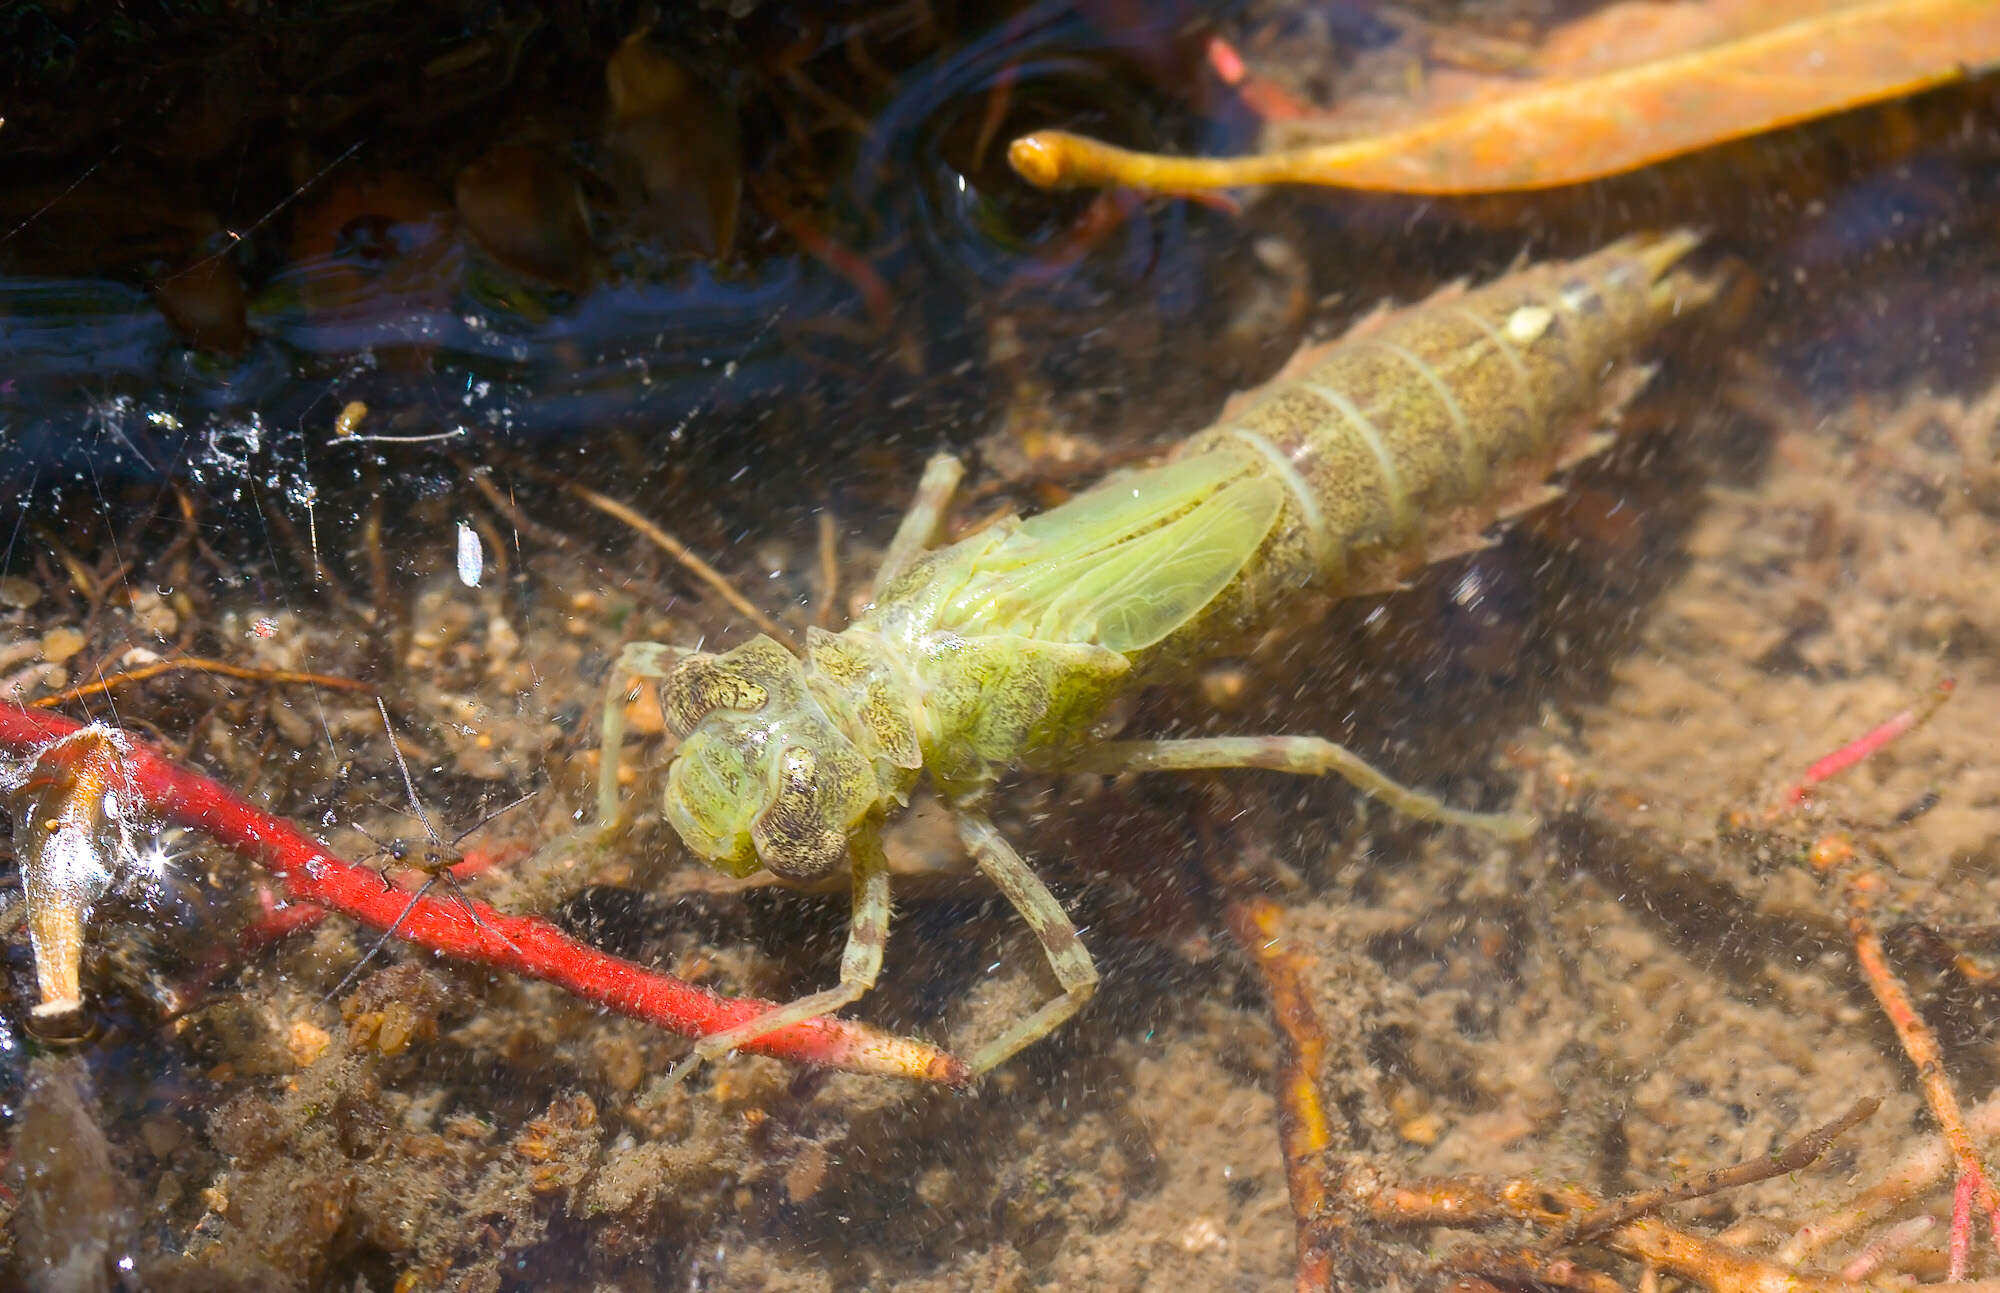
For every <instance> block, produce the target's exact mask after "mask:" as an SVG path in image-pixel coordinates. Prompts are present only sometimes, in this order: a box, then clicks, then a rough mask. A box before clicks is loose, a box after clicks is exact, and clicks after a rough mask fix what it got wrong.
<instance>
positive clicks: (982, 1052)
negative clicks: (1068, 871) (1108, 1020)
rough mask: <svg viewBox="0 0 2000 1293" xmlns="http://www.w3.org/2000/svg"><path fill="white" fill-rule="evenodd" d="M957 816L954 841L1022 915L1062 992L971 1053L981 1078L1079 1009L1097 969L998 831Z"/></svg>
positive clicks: (967, 814) (980, 820)
mask: <svg viewBox="0 0 2000 1293" xmlns="http://www.w3.org/2000/svg"><path fill="white" fill-rule="evenodd" d="M956 816H957V818H958V837H959V838H960V839H961V840H963V841H965V847H966V849H967V850H968V851H970V852H971V854H972V859H973V861H975V862H977V863H978V864H979V869H980V870H981V871H983V872H985V873H986V878H987V879H989V880H991V881H992V882H993V884H994V887H995V888H997V889H999V890H1000V892H1001V893H1004V894H1006V895H1007V901H1009V902H1011V903H1013V904H1014V910H1016V911H1018V912H1020V913H1021V919H1022V920H1025V921H1027V922H1028V928H1029V929H1032V930H1033V931H1034V932H1035V937H1036V938H1037V939H1039V940H1041V944H1042V951H1043V952H1045V953H1046V954H1047V955H1048V958H1049V968H1051V969H1053V970H1054V971H1055V972H1056V982H1058V983H1060V984H1062V989H1063V994H1062V995H1061V996H1060V997H1057V998H1056V999H1055V1000H1053V1001H1050V1002H1048V1003H1046V1004H1044V1005H1043V1006H1042V1007H1041V1008H1040V1009H1039V1010H1037V1011H1035V1012H1034V1013H1033V1014H1031V1015H1029V1016H1028V1017H1027V1018H1026V1019H1023V1020H1021V1021H1020V1022H1019V1023H1017V1024H1015V1025H1014V1026H1013V1027H1012V1028H1009V1029H1008V1030H1007V1031H1006V1032H1004V1033H1001V1034H1000V1035H999V1036H998V1037H996V1038H994V1039H993V1040H992V1041H990V1042H988V1043H986V1045H984V1046H982V1047H980V1048H979V1049H978V1050H976V1051H974V1052H973V1053H972V1057H971V1059H970V1061H969V1063H970V1065H971V1068H972V1071H973V1072H974V1073H984V1072H985V1071H986V1070H988V1069H990V1068H992V1067H993V1066H994V1065H996V1064H998V1063H1000V1062H1001V1061H1002V1060H1005V1059H1006V1058H1007V1057H1008V1056H1010V1055H1012V1054H1013V1053H1014V1052H1015V1051H1018V1050H1020V1049H1021V1048H1022V1047H1023V1046H1027V1045H1029V1044H1030V1043H1032V1042H1035V1041H1038V1040H1039V1039H1041V1038H1043V1037H1046V1036H1048V1035H1049V1034H1050V1033H1052V1032H1054V1031H1055V1030H1056V1029H1057V1028H1060V1027H1061V1026H1062V1023H1063V1021H1064V1020H1066V1019H1068V1018H1069V1017H1070V1016H1071V1015H1073V1014H1075V1013H1076V1012H1077V1011H1078V1010H1081V1009H1082V1008H1083V1004H1084V1003H1085V1002H1086V1001H1089V1000H1090V998H1091V994H1092V993H1094V992H1096V991H1097V966H1096V964H1095V963H1094V962H1093V961H1092V960H1091V959H1090V953H1089V952H1088V951H1086V950H1084V946H1083V940H1082V939H1081V938H1079V937H1077V932H1076V926H1075V925H1073V924H1071V923H1070V919H1069V913H1067V912H1065V911H1064V910H1063V907H1062V904H1061V903H1060V902H1057V901H1056V896H1055V895H1054V894H1052V893H1050V892H1049V887H1048V886H1047V885H1045V884H1043V883H1042V881H1041V877H1040V876H1037V875H1036V874H1035V873H1034V871H1033V869H1031V868H1030V867H1029V866H1028V864H1027V863H1026V862H1024V861H1023V860H1022V859H1021V855H1020V854H1019V853H1016V852H1015V851H1014V846H1013V845H1011V844H1009V843H1008V842H1007V839H1006V837H1005V836H1003V835H1001V834H1000V830H999V828H998V827H996V826H995V825H994V824H993V823H992V822H991V821H990V820H988V818H987V817H986V815H985V814H984V813H979V812H975V811H973V810H972V809H969V808H963V807H959V808H957V812H956Z"/></svg>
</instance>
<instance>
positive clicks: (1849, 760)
mask: <svg viewBox="0 0 2000 1293" xmlns="http://www.w3.org/2000/svg"><path fill="white" fill-rule="evenodd" d="M1957 685H1958V684H1957V682H1956V681H1955V680H1953V679H1951V678H1945V679H1942V680H1940V681H1939V683H1938V685H1937V687H1936V688H1935V689H1933V690H1932V692H1931V695H1930V698H1929V699H1928V700H1926V701H1925V702H1924V703H1923V704H1921V705H1913V706H1911V707H1910V708H1909V709H1906V710H1904V711H1903V712H1902V713H1900V714H1898V715H1896V716H1895V717H1894V718H1892V719H1890V720H1889V721H1888V722H1886V723H1883V724H1881V725H1880V726H1878V727H1874V728H1871V729H1870V730H1869V731H1867V732H1865V733H1863V734H1862V735H1861V736H1860V737H1858V738H1856V739H1855V740H1852V741H1849V742H1848V743H1847V744H1846V745H1843V746H1841V747H1840V748H1839V749H1838V750H1835V751H1834V752H1833V753H1832V754H1829V755H1827V756H1826V757H1825V758H1823V759H1820V760H1818V761H1817V762H1815V763H1814V764H1813V765H1812V766H1811V767H1809V768H1807V769H1806V774H1805V776H1803V777H1801V778H1799V781H1798V784H1797V785H1795V786H1793V787H1792V788H1791V789H1790V790H1788V791H1786V792H1785V807H1787V808H1794V807H1797V806H1798V805H1799V804H1801V803H1804V802H1805V798H1806V796H1807V795H1808V794H1810V793H1812V788H1813V787H1814V786H1816V785H1818V784H1819V783H1820V782H1822V781H1826V780H1828V779H1830V778H1833V777H1837V776H1839V775H1840V774H1841V773H1843V772H1845V771H1847V770H1848V769H1849V768H1851V767H1853V766H1854V765H1855V764H1857V763H1859V762H1861V761H1862V760H1863V759H1866V758H1868V757H1869V756H1870V755H1873V754H1875V753H1877V752H1879V751H1880V750H1881V749H1882V748H1883V747H1884V746H1886V745H1888V744H1889V743H1890V742H1892V741H1894V740H1895V739H1896V738H1897V737H1900V736H1903V735H1905V734H1907V733H1908V732H1910V731H1911V730H1912V729H1914V728H1916V727H1919V726H1921V725H1922V724H1923V723H1924V721H1925V720H1926V719H1928V718H1930V716H1931V715H1932V714H1935V713H1936V712H1937V709H1938V706H1940V705H1942V704H1944V702H1945V701H1946V700H1948V699H1950V698H1951V693H1952V689H1953V688H1954V687H1956V686H1957Z"/></svg>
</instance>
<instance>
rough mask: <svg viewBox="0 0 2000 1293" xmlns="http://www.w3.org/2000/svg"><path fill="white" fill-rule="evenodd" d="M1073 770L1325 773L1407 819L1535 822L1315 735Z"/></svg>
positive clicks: (1134, 757) (1112, 749) (1092, 751)
mask: <svg viewBox="0 0 2000 1293" xmlns="http://www.w3.org/2000/svg"><path fill="white" fill-rule="evenodd" d="M1063 766H1064V767H1065V768H1070V769H1074V770H1076V771H1079V772H1102V773H1107V774H1115V773H1120V772H1191V771H1194V770H1196V769H1201V768H1264V769H1268V770H1269V771H1272V772H1292V773H1297V774H1299V775H1301V776H1309V777H1318V776H1325V775H1326V774H1327V773H1329V772H1331V773H1334V774H1335V775H1337V776H1340V777H1343V778H1345V779H1346V780H1347V782H1348V783H1349V784H1350V785H1352V786H1354V787H1355V789H1357V790H1360V791H1362V792H1363V793H1365V794H1367V795H1369V796H1371V797H1373V798H1375V799H1379V800H1381V801H1382V802H1383V803H1385V804H1387V805H1388V806H1389V807H1391V808H1393V809H1395V810H1396V811H1397V812H1399V813H1402V814H1403V815H1404V816H1406V817H1414V818H1416V819H1418V820H1419V821H1426V822H1444V823H1446V824H1447V825H1451V826H1464V827H1466V828H1468V829H1470V830H1475V831H1485V832H1486V833H1487V834H1489V835H1497V836H1499V837H1500V838H1501V839H1506V840H1519V839H1526V838H1527V837H1528V836H1530V835H1532V834H1534V833H1535V828H1536V826H1537V825H1539V823H1538V822H1537V820H1536V819H1535V818H1534V817H1533V816H1531V815H1527V814H1517V813H1470V812H1466V811H1465V810H1464V809H1460V808H1453V807H1451V806H1450V805H1448V804H1446V803H1445V802H1444V801H1443V800H1442V799H1439V798H1438V797H1437V796H1435V795H1432V794H1427V793H1426V792H1424V791H1421V790H1414V789H1412V788H1410V787H1409V786H1406V785H1403V784H1402V783H1401V782H1399V781H1395V780H1392V779H1391V778H1390V777H1388V776H1387V775H1385V774H1383V773H1382V772H1379V771H1377V770H1376V769H1375V768H1374V767H1372V766H1371V765H1370V764H1369V763H1368V761H1367V760H1365V759H1363V758H1362V757H1361V756H1360V755H1358V754H1356V753H1355V752H1354V751H1352V750H1350V749H1347V748H1346V747H1345V746H1340V745H1335V744H1334V743H1333V742H1332V741H1328V740H1324V739H1322V738H1320V737H1317V736H1215V737H1198V738H1195V739H1192V740H1185V741H1105V742H1102V743H1101V744H1098V745H1095V746H1092V747H1090V748H1089V749H1087V750H1084V751H1082V752H1080V753H1079V754H1078V755H1077V756H1076V757H1075V758H1073V759H1070V760H1068V761H1066V762H1065V763H1064V765H1063Z"/></svg>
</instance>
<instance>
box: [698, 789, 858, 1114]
mask: <svg viewBox="0 0 2000 1293" xmlns="http://www.w3.org/2000/svg"><path fill="white" fill-rule="evenodd" d="M848 856H849V858H850V860H851V864H852V867H853V870H854V915H853V917H852V918H851V919H850V920H849V922H848V926H847V948H846V950H845V951H843V952H842V953H841V956H840V983H839V984H838V985H837V986H835V987H831V988H828V989H826V990H825V991H824V992H815V993H813V994H812V995H811V996H805V997H800V998H799V999H798V1000H797V1001H792V1002H788V1003H786V1004H785V1005H782V1006H778V1007H776V1008H774V1009H771V1010H767V1011H765V1012H764V1013H763V1014H761V1015H758V1016H757V1017H756V1018H755V1019H751V1020H749V1021H747V1022H745V1023H741V1024H738V1025H736V1027H734V1028H729V1029H725V1030H724V1031H722V1032H719V1033H714V1034H711V1035H710V1036H707V1037H704V1038H702V1039H701V1040H700V1041H699V1042H697V1043H695V1048H694V1051H693V1052H692V1053H691V1054H690V1055H689V1056H688V1057H687V1058H686V1059H684V1060H682V1061H681V1062H680V1063H679V1064H677V1065H675V1066H674V1068H673V1070H672V1071H671V1072H669V1073H668V1074H667V1085H669V1086H672V1085H673V1084H674V1083H676V1082H679V1081H680V1080H681V1079H682V1078H684V1077H686V1076H687V1075H688V1074H689V1073H692V1072H693V1071H694V1070H695V1068H696V1067H697V1066H698V1065H700V1064H701V1062H702V1061H703V1060H712V1059H720V1058H721V1057H722V1056H724V1055H727V1054H729V1052H731V1051H733V1050H737V1049H739V1048H740V1047H742V1046H743V1045H745V1044H746V1043H748V1042H753V1041H756V1040H757V1039H758V1038H759V1037H762V1036H764V1035H765V1034H766V1033H771V1032H776V1031H777V1030H778V1029H780V1028H789V1027H791V1026H792V1025H793V1024H802V1023H804V1022H806V1021H807V1020H809V1019H817V1018H819V1017H820V1016H821V1015H830V1014H832V1013H833V1012H834V1011H836V1010H839V1009H841V1008H843V1007H845V1006H850V1005H852V1004H854V1003H855V1002H856V1001H859V1000H860V999H861V998H862V996H863V995H865V994H866V993H867V991H868V989H870V988H872V987H874V986H875V976H876V975H878V974H879V973H881V970H882V950H883V949H884V948H885V947H887V946H888V944H889V860H888V858H887V857H885V856H884V855H883V852H882V836H881V830H880V828H879V827H878V826H875V825H874V824H872V823H871V824H869V825H867V826H864V827H862V828H861V829H860V830H859V831H857V832H855V834H854V838H853V839H852V840H851V841H850V843H849V845H848Z"/></svg>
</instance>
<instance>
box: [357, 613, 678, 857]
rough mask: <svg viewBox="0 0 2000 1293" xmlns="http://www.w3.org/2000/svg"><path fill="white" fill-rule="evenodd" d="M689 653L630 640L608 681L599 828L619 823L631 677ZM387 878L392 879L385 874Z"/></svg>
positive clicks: (659, 669)
mask: <svg viewBox="0 0 2000 1293" xmlns="http://www.w3.org/2000/svg"><path fill="white" fill-rule="evenodd" d="M686 654H687V652H686V651H685V650H683V649H682V648H680V647H675V646H668V645H667V644H666V643H664V642H627V643H626V644H625V649H624V650H623V651H620V652H619V653H618V659H617V661H616V662H614V663H613V664H612V666H611V674H610V677H609V679H608V680H607V681H606V682H605V684H604V717H603V720H602V722H601V723H600V725H599V728H598V747H597V829H598V831H599V832H600V833H602V832H604V831H608V830H610V829H611V828H612V827H613V826H615V825H617V824H618V762H619V759H620V757H621V756H622V754H623V751H624V748H625V697H626V694H627V693H628V692H629V691H631V682H630V679H632V678H633V677H635V676H636V677H640V678H664V677H666V676H667V673H668V671H669V670H671V669H672V668H673V667H674V665H675V664H676V663H677V662H678V661H679V660H680V659H681V657H683V656H685V655H686ZM383 879H384V880H385V881H386V880H387V879H388V876H387V874H386V873H385V874H384V876H383Z"/></svg>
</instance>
